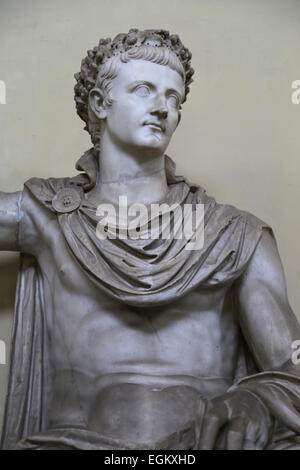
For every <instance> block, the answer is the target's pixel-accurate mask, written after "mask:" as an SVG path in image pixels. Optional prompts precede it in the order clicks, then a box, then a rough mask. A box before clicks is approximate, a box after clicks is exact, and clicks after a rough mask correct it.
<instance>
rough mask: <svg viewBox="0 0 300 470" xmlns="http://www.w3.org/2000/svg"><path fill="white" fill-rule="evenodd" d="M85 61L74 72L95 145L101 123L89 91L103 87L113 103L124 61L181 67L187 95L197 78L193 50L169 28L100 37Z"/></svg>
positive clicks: (77, 99) (80, 111) (79, 104)
mask: <svg viewBox="0 0 300 470" xmlns="http://www.w3.org/2000/svg"><path fill="white" fill-rule="evenodd" d="M87 54H88V55H87V56H86V57H85V58H84V59H83V60H82V62H81V70H80V72H79V73H76V74H75V75H74V77H75V79H76V80H77V83H76V85H75V88H74V90H75V103H76V110H77V113H78V115H79V117H80V118H81V119H82V120H83V121H84V122H85V124H86V125H85V127H84V129H85V130H87V131H88V132H89V133H90V135H91V139H92V142H93V144H94V145H95V146H98V145H99V143H100V126H99V123H98V124H95V122H93V120H92V119H90V115H89V106H88V99H89V92H90V90H91V89H92V88H94V87H95V86H97V87H99V88H100V89H102V90H103V92H104V95H105V102H106V104H107V105H110V104H111V103H112V101H111V97H110V91H111V86H112V81H113V79H114V78H115V77H116V76H117V75H118V69H119V65H120V63H121V62H124V63H126V62H129V61H130V60H132V59H142V60H148V61H150V62H154V63H156V64H159V65H167V66H169V67H170V68H172V69H173V70H175V71H177V72H178V73H179V74H180V75H181V77H182V79H183V81H184V83H185V96H184V99H183V102H184V101H185V100H186V95H187V94H188V92H189V85H190V83H191V82H192V81H193V80H192V76H193V74H194V70H193V69H192V67H191V64H190V59H191V56H192V54H191V53H190V51H189V50H188V49H187V48H185V47H184V46H183V44H182V43H181V41H180V39H179V37H178V36H177V35H170V34H169V32H168V31H165V30H145V31H139V30H137V29H131V30H130V31H129V33H127V34H118V35H117V36H116V37H115V38H114V39H113V40H111V39H110V38H107V39H100V41H99V44H98V46H96V47H94V48H93V49H92V50H88V51H87Z"/></svg>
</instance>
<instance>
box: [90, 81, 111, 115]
mask: <svg viewBox="0 0 300 470" xmlns="http://www.w3.org/2000/svg"><path fill="white" fill-rule="evenodd" d="M89 107H90V109H91V110H92V111H93V113H94V115H95V116H96V117H97V118H98V119H105V118H106V116H107V113H106V109H105V103H104V96H103V92H102V90H100V88H93V89H92V90H91V91H90V93H89Z"/></svg>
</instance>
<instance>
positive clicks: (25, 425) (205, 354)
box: [0, 30, 300, 449]
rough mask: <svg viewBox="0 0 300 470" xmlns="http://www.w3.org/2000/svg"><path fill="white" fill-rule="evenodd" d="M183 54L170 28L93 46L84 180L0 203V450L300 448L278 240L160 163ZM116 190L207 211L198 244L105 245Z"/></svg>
mask: <svg viewBox="0 0 300 470" xmlns="http://www.w3.org/2000/svg"><path fill="white" fill-rule="evenodd" d="M190 59H191V54H190V52H189V51H188V50H187V49H186V48H185V47H184V46H183V45H182V43H181V41H180V39H179V38H178V36H176V35H170V34H169V33H168V32H167V31H164V30H147V31H138V30H130V32H129V33H128V34H121V35H118V36H117V37H116V38H115V39H114V40H113V41H111V40H110V39H106V40H100V42H99V45H98V47H95V48H94V49H93V50H91V51H88V56H87V57H86V58H85V59H84V60H83V61H82V66H81V72H80V73H79V74H76V76H75V77H76V79H77V85H76V86H75V100H76V105H77V112H78V114H79V116H80V117H81V118H82V119H83V120H84V121H85V123H86V129H87V130H88V132H89V133H90V135H91V138H92V142H93V145H94V147H93V148H92V149H91V150H89V151H88V152H86V153H85V155H84V156H83V157H82V158H81V159H80V161H79V162H78V164H77V169H79V170H81V171H82V173H81V174H80V175H78V176H77V177H74V178H62V179H54V178H50V179H49V180H41V179H35V178H33V179H31V180H29V181H28V182H26V183H25V187H24V190H23V191H21V192H18V193H13V194H4V193H2V194H1V227H0V243H1V248H2V249H3V250H8V249H9V250H19V251H21V252H22V253H23V255H22V264H21V269H20V277H19V284H18V292H17V302H16V320H15V327H14V348H13V353H12V361H11V371H10V381H9V388H8V398H7V406H6V415H5V420H4V428H3V437H2V441H3V442H2V444H3V447H4V448H18V449H24V448H26V449H28V448H29V449H49V448H50V449H56V448H59V449H65V448H67V449H140V448H143V449H210V448H226V449H263V448H267V447H268V448H297V446H298V447H299V446H300V444H299V441H298V437H297V434H299V433H300V419H299V412H298V409H297V407H299V406H300V395H299V371H298V369H297V367H295V366H293V365H292V364H291V361H290V358H291V344H292V342H293V341H294V340H295V339H298V338H300V330H299V325H298V322H297V320H296V318H295V316H294V314H293V313H292V311H291V309H290V307H289V304H288V300H287V293H286V287H285V280H284V274H283V270H282V266H281V262H280V259H279V255H278V252H277V248H276V243H275V241H274V238H273V235H272V232H271V229H270V228H269V227H268V226H267V225H266V224H264V223H263V222H262V221H260V220H258V219H257V218H256V217H254V216H252V215H250V214H247V213H245V212H243V211H238V210H237V209H235V208H233V207H231V206H224V205H219V204H217V203H216V202H215V201H214V200H213V199H212V198H209V197H208V196H206V194H205V191H203V190H202V189H201V188H200V187H197V186H192V185H190V184H189V183H188V182H187V181H186V180H185V179H184V178H181V177H177V176H175V174H174V167H173V165H172V161H171V160H170V159H169V158H168V157H166V156H165V151H166V149H167V146H168V144H169V142H170V139H171V137H172V135H173V133H174V132H175V130H176V127H177V125H178V123H179V121H180V109H181V105H182V103H183V102H184V101H185V99H186V95H187V93H188V91H189V84H190V83H191V81H192V75H193V70H192V68H191V65H190ZM122 196H123V197H124V196H126V198H127V204H128V206H130V205H132V204H134V203H140V204H143V205H145V206H146V207H149V206H150V205H151V204H153V203H159V202H165V203H167V204H169V205H171V204H172V203H174V202H175V203H178V204H179V205H181V206H183V205H185V204H190V205H191V206H192V207H193V208H195V207H196V206H197V205H198V204H203V206H204V246H202V247H199V248H198V249H197V250H194V251H188V250H186V249H185V248H186V246H185V245H186V241H184V240H178V239H175V237H173V238H172V237H171V238H169V239H167V240H166V239H162V238H158V239H156V240H152V239H142V238H140V239H126V238H125V239H124V238H122V237H119V238H115V239H110V238H109V237H107V238H105V237H103V238H101V237H99V236H97V226H98V225H97V224H98V222H99V217H98V215H99V214H97V208H98V207H99V205H101V204H111V205H113V206H114V207H117V206H118V204H119V200H120V199H119V198H120V197H122ZM118 223H120V220H119V221H118ZM16 234H17V235H16Z"/></svg>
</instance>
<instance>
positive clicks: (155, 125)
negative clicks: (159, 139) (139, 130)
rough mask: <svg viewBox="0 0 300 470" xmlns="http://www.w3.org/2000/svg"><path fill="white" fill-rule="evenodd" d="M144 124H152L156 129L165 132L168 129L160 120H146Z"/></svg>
mask: <svg viewBox="0 0 300 470" xmlns="http://www.w3.org/2000/svg"><path fill="white" fill-rule="evenodd" d="M143 125H144V126H151V127H153V128H154V129H156V130H158V131H161V132H165V130H166V128H165V126H164V125H163V124H161V123H159V122H154V121H146V122H144V124H143Z"/></svg>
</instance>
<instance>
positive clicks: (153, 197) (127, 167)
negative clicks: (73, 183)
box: [89, 142, 168, 205]
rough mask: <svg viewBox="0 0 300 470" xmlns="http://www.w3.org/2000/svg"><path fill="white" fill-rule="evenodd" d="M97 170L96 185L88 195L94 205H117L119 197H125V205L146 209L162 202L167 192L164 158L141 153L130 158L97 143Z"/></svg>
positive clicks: (110, 146) (125, 154)
mask: <svg viewBox="0 0 300 470" xmlns="http://www.w3.org/2000/svg"><path fill="white" fill-rule="evenodd" d="M99 168H100V172H99V176H98V180H97V183H96V185H95V187H94V188H93V189H92V191H90V194H89V198H90V199H91V201H92V202H94V203H95V204H96V205H98V204H100V203H111V204H118V203H119V197H120V196H126V197H127V203H128V205H130V204H133V203H141V204H145V205H148V204H151V203H155V202H158V201H160V200H161V199H163V197H164V196H165V194H166V192H167V189H168V184H167V178H166V171H165V157H164V155H159V156H158V155H157V154H156V155H155V156H153V155H147V154H146V152H145V153H144V152H143V151H142V152H141V153H140V154H137V155H133V154H132V153H129V152H127V151H126V150H124V149H119V148H116V147H115V146H113V145H112V144H111V143H110V145H105V143H104V142H101V153H100V155H99Z"/></svg>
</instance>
